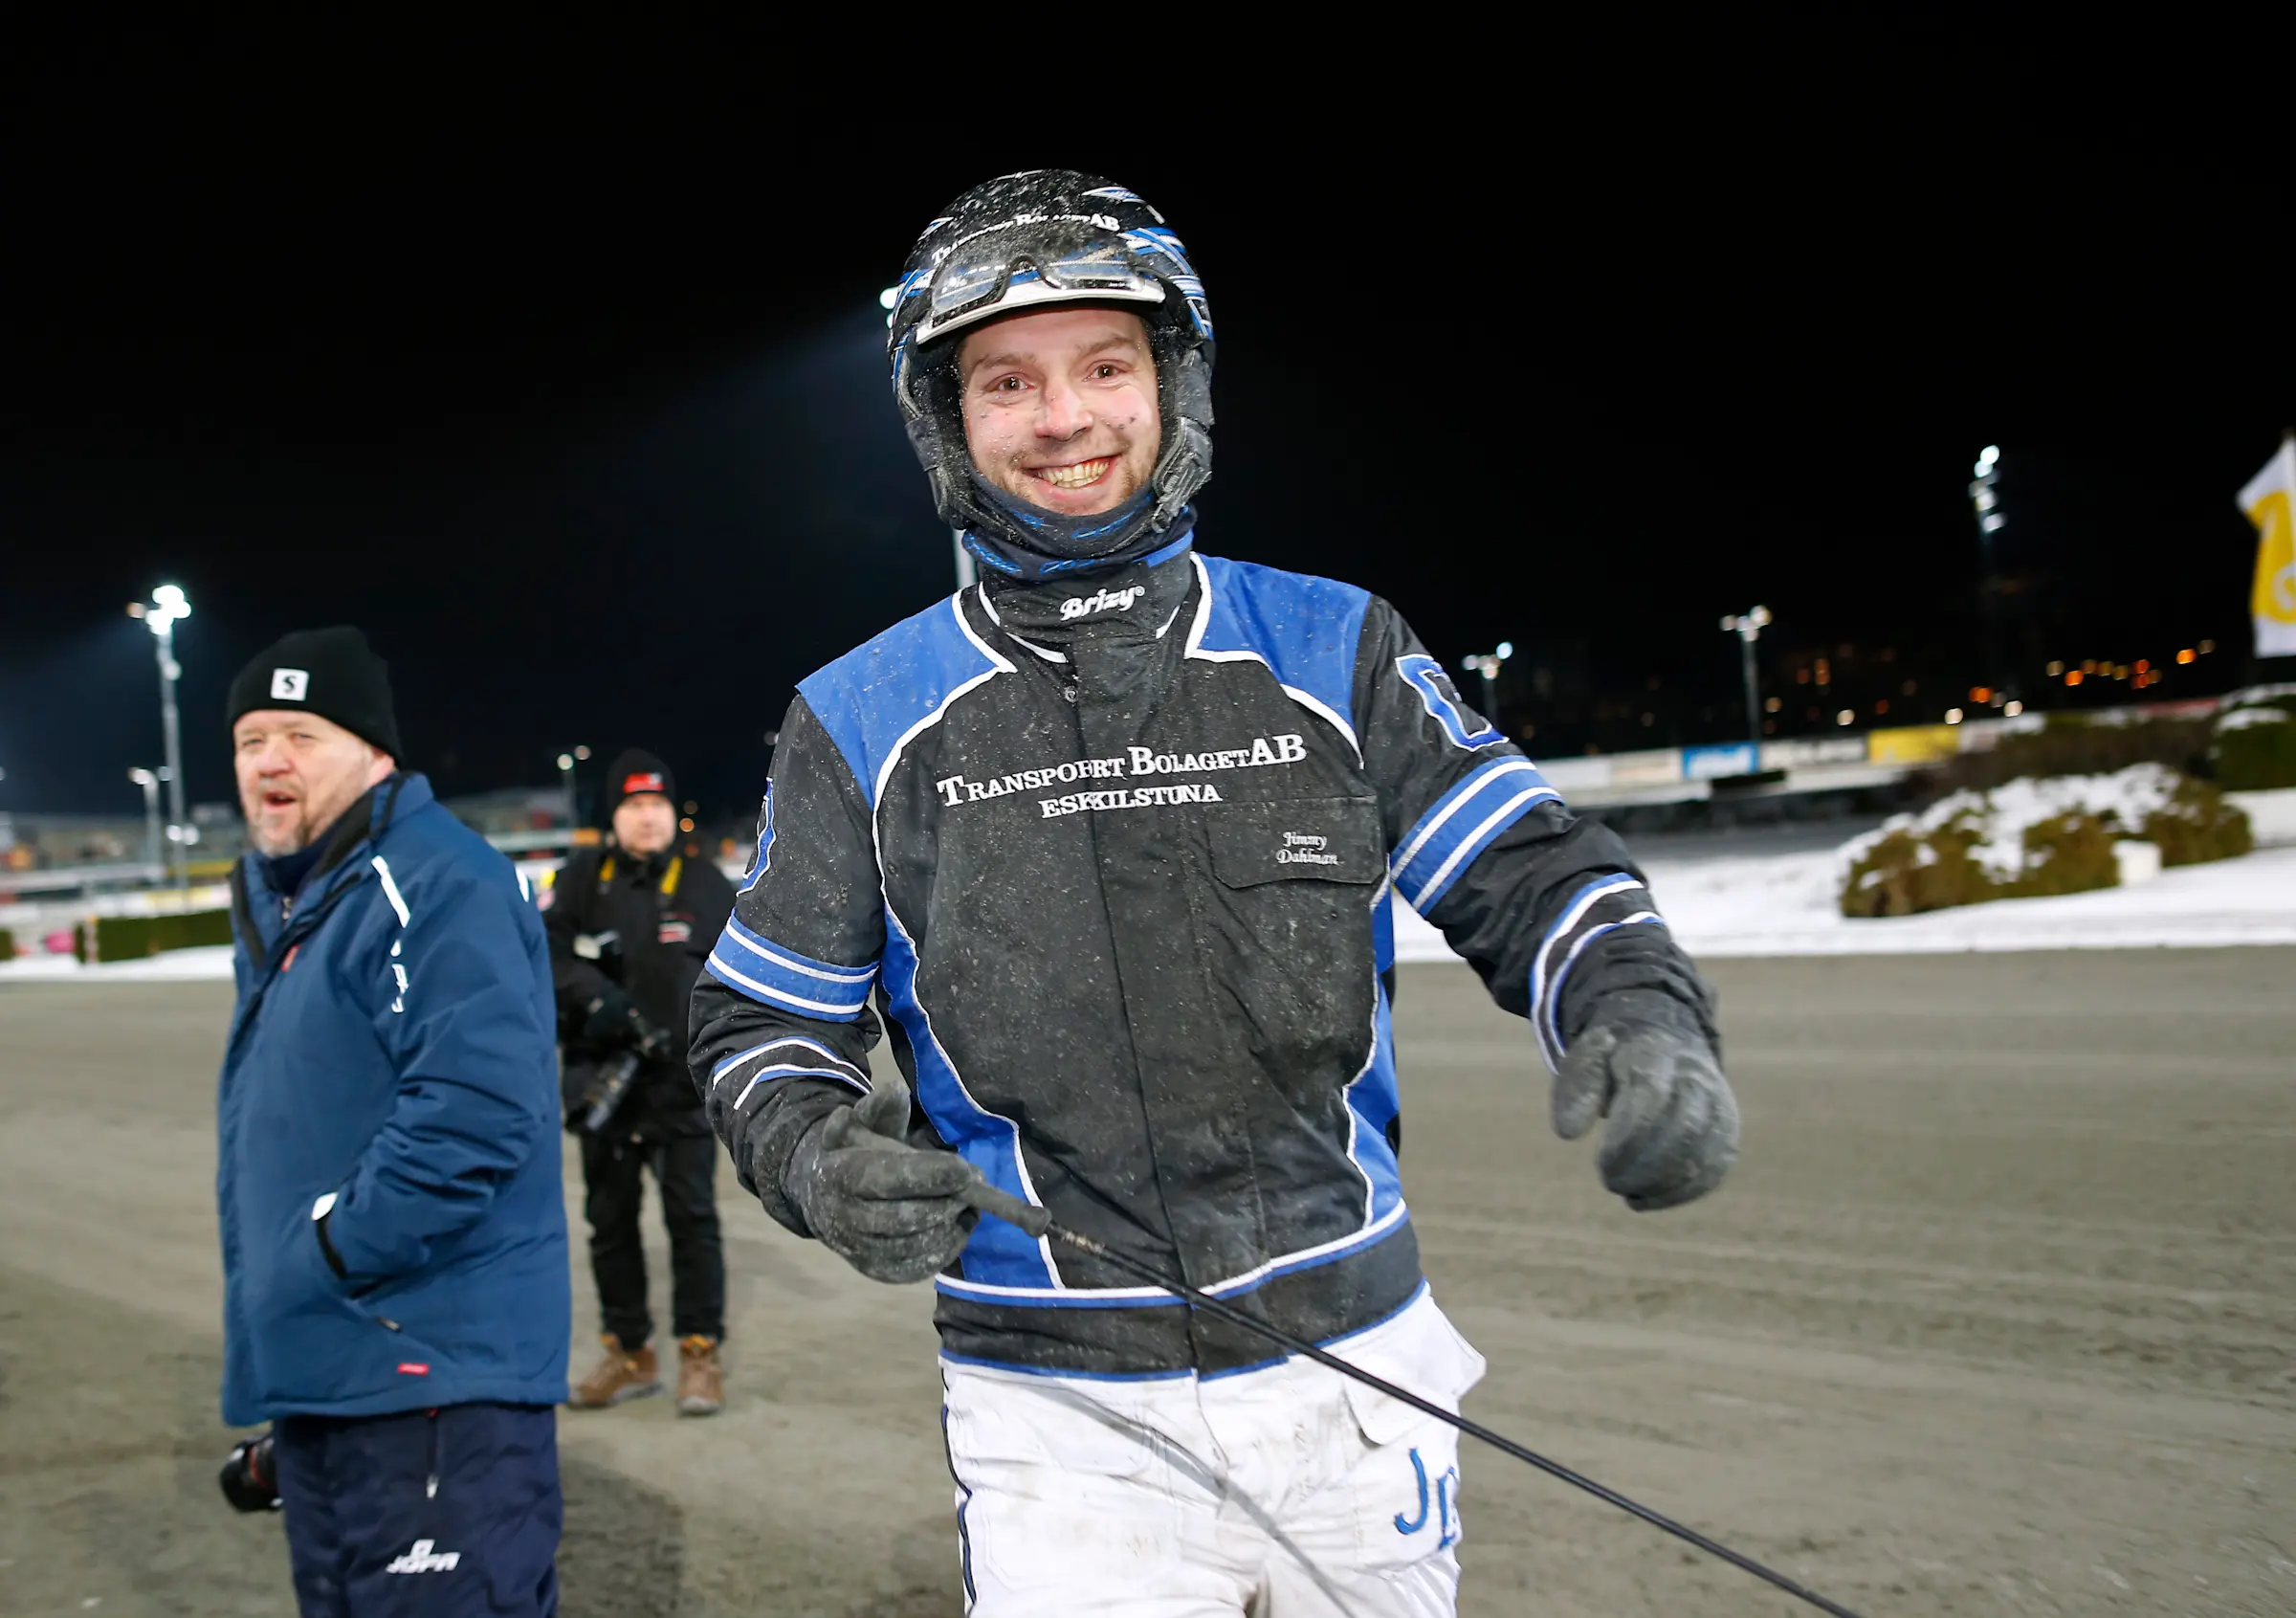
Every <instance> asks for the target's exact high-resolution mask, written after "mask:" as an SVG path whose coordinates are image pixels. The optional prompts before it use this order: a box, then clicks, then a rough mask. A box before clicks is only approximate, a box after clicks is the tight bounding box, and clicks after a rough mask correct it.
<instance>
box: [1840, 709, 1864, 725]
mask: <svg viewBox="0 0 2296 1618" xmlns="http://www.w3.org/2000/svg"><path fill="white" fill-rule="evenodd" d="M1857 717H1858V716H1857V715H1856V714H1854V713H1852V712H1851V711H1850V710H1849V709H1847V708H1844V709H1843V710H1842V711H1841V712H1840V713H1838V714H1836V715H1835V716H1834V722H1835V723H1836V724H1852V723H1855V722H1856V720H1857Z"/></svg>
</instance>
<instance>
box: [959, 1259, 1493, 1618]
mask: <svg viewBox="0 0 2296 1618" xmlns="http://www.w3.org/2000/svg"><path fill="white" fill-rule="evenodd" d="M1330 1347H1331V1349H1332V1351H1333V1352H1334V1353H1335V1354H1337V1355H1338V1356H1339V1357H1340V1358H1342V1359H1344V1360H1347V1361H1350V1362H1351V1363H1355V1364H1358V1365H1360V1366H1362V1367H1363V1368H1364V1369H1365V1370H1367V1371H1370V1372H1372V1373H1373V1374H1374V1375H1376V1376H1380V1377H1382V1378H1384V1379H1385V1380H1387V1381H1389V1382H1391V1383H1394V1384H1395V1385H1398V1386H1400V1387H1404V1388H1408V1389H1409V1390H1411V1391H1412V1392H1414V1393H1418V1394H1422V1395H1424V1397H1426V1398H1428V1399H1430V1400H1432V1401H1434V1402H1435V1403H1437V1404H1439V1405H1442V1406H1443V1407H1446V1408H1447V1409H1452V1410H1456V1409H1457V1408H1458V1407H1459V1399H1460V1396H1461V1395H1462V1394H1464V1393H1466V1391H1467V1390H1468V1388H1470V1387H1472V1386H1473V1385H1475V1384H1476V1382H1477V1381H1479V1380H1480V1379H1481V1378H1482V1375H1483V1357H1482V1356H1481V1355H1480V1354H1477V1353H1476V1352H1475V1351H1474V1349H1473V1348H1471V1347H1470V1346H1468V1342H1467V1340H1466V1339H1465V1338H1463V1337H1461V1336H1460V1335H1459V1334H1458V1332H1457V1331H1456V1330H1454V1329H1453V1328H1452V1326H1451V1323H1450V1321H1449V1320H1447V1319H1445V1318H1444V1314H1443V1311H1442V1310H1440V1309H1438V1308H1436V1307H1435V1301H1434V1299H1433V1298H1432V1297H1428V1296H1427V1294H1426V1292H1425V1290H1424V1288H1423V1289H1422V1290H1421V1292H1420V1295H1419V1297H1417V1298H1416V1299H1414V1300H1413V1301H1412V1302H1411V1303H1409V1304H1408V1305H1406V1306H1405V1307H1404V1308H1403V1309H1402V1311H1401V1312H1399V1313H1398V1314H1396V1315H1394V1316H1391V1317H1390V1318H1389V1319H1386V1320H1383V1321H1381V1322H1380V1323H1379V1324H1378V1325H1376V1326H1372V1327H1370V1328H1368V1329H1366V1330H1364V1331H1361V1332H1358V1333H1356V1334H1355V1335H1354V1336H1352V1337H1346V1338H1342V1339H1340V1340H1339V1341H1336V1342H1335V1343H1332V1344H1331V1345H1330ZM941 1380H942V1384H943V1385H944V1387H945V1388H946V1390H947V1402H946V1405H945V1407H944V1421H945V1423H946V1426H947V1430H948V1441H949V1465H950V1469H951V1471H952V1472H953V1473H954V1474H956V1478H957V1524H958V1530H959V1535H960V1540H961V1548H962V1553H963V1559H964V1591H965V1603H966V1607H965V1609H966V1611H967V1612H968V1613H970V1614H972V1618H1097V1615H1115V1614H1121V1615H1123V1618H1245V1615H1248V1618H1450V1615H1451V1614H1452V1613H1453V1612H1454V1611H1455V1610H1456V1606H1457V1596H1458V1588H1459V1560H1458V1556H1457V1554H1456V1552H1455V1551H1454V1550H1453V1548H1452V1547H1453V1546H1455V1545H1456V1544H1457V1543H1458V1542H1459V1537H1460V1532H1461V1530H1460V1518H1459V1444H1458V1438H1459V1435H1458V1433H1457V1431H1456V1430H1453V1429H1451V1428H1449V1427H1446V1426H1445V1425H1444V1424H1443V1423H1441V1422H1439V1421H1436V1420H1434V1419H1433V1418H1432V1417H1429V1416H1424V1415H1422V1414H1421V1413H1420V1412H1419V1411H1417V1410H1414V1409H1412V1408H1411V1407H1409V1406H1408V1405H1404V1404H1402V1403H1401V1402H1399V1401H1397V1400H1393V1399H1390V1398H1388V1397H1387V1396H1386V1395H1384V1394H1381V1393H1377V1392H1374V1391H1373V1390H1372V1389H1370V1388H1367V1387H1364V1386H1363V1385H1360V1384H1358V1383H1356V1382H1354V1381H1352V1380H1351V1379H1349V1378H1346V1377H1342V1376H1341V1375H1340V1374H1339V1373H1338V1372H1336V1371H1333V1370H1329V1369H1326V1368H1325V1367H1324V1366H1321V1365H1318V1364H1316V1363H1314V1361H1312V1360H1305V1359H1291V1360H1286V1361H1284V1362H1282V1363H1279V1364H1274V1365H1269V1366H1266V1367H1263V1368H1261V1369H1257V1370H1250V1371H1242V1372H1236V1373H1233V1374H1230V1375H1226V1376H1220V1377H1213V1378H1210V1379H1208V1380H1199V1379H1198V1378H1196V1377H1194V1376H1192V1375H1190V1376H1179V1377H1171V1378H1156V1379H1149V1380H1131V1379H1099V1378H1089V1377H1074V1376H1057V1375H1054V1376H1038V1375H1031V1374H1028V1373H1026V1372H1019V1371H1011V1370H1004V1369H999V1368H995V1367H990V1366H983V1365H979V1364H971V1363H960V1362H957V1361H952V1360H950V1359H948V1358H946V1357H945V1356H944V1357H943V1359H942V1361H941Z"/></svg>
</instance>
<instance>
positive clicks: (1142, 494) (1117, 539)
mask: <svg viewBox="0 0 2296 1618" xmlns="http://www.w3.org/2000/svg"><path fill="white" fill-rule="evenodd" d="M973 486H974V488H975V489H977V490H978V491H979V492H980V494H981V496H982V499H989V500H993V501H995V502H996V507H997V509H998V510H999V511H1000V512H1003V513H1004V515H1005V516H1006V517H1007V518H1009V519H1010V520H1011V522H1012V526H1013V529H1014V532H1015V534H1016V535H1017V534H1026V535H1027V541H1026V542H1025V543H1024V542H1022V541H1021V540H1019V539H1017V538H1015V537H1012V536H1007V535H1000V534H992V533H990V532H988V531H987V530H985V529H982V528H968V529H966V530H965V534H964V548H965V549H967V550H969V551H971V552H972V553H973V555H974V556H975V557H976V558H978V559H979V560H980V562H981V564H982V566H983V567H984V568H985V569H987V570H988V571H989V572H991V573H993V574H996V575H997V576H999V577H1002V578H1006V579H1011V580H1014V581H1016V582H1019V583H1022V584H1033V583H1035V582H1036V581H1038V580H1040V579H1059V578H1070V577H1074V576H1079V575H1097V574H1100V573H1105V572H1108V571H1110V570H1111V569H1113V568H1117V567H1122V566H1124V565H1126V564H1128V563H1133V562H1137V561H1139V560H1141V559H1142V558H1144V557H1147V556H1150V555H1153V554H1155V553H1156V552H1158V551H1160V550H1162V549H1163V548H1164V547H1165V546H1167V545H1169V544H1171V543H1173V542H1174V541H1176V540H1180V539H1182V538H1183V537H1184V536H1185V535H1186V533H1187V531H1188V528H1189V527H1190V525H1192V524H1193V523H1194V522H1195V521H1196V512H1195V508H1194V507H1193V506H1182V507H1181V510H1180V515H1179V516H1178V517H1176V518H1175V519H1173V521H1172V522H1171V523H1170V524H1169V525H1168V526H1166V527H1163V528H1160V529H1159V528H1157V527H1155V526H1154V522H1155V518H1156V485H1155V484H1153V483H1151V484H1149V485H1148V486H1147V487H1146V488H1143V489H1141V490H1140V491H1139V492H1138V493H1137V494H1136V495H1134V496H1133V497H1132V499H1128V500H1126V501H1125V502H1124V503H1123V504H1122V505H1120V506H1118V507H1116V509H1115V510H1114V511H1102V512H1095V513H1093V515H1092V516H1090V517H1068V516H1063V515H1062V514H1060V513H1058V512H1051V511H1040V510H1038V509H1037V508H1036V507H1035V506H1032V505H1029V504H1027V502H1025V501H1022V500H1016V499H1013V498H1012V497H1011V496H1010V495H1007V494H1006V493H1004V491H1003V490H1002V489H999V488H997V487H996V486H995V485H994V484H991V483H989V482H988V481H987V480H986V479H984V478H982V476H981V475H980V474H979V473H978V472H976V473H974V474H973Z"/></svg>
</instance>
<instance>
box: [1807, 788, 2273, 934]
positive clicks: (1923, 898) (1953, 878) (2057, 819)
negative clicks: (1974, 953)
mask: <svg viewBox="0 0 2296 1618" xmlns="http://www.w3.org/2000/svg"><path fill="white" fill-rule="evenodd" d="M2235 812H2238V811H2235ZM1982 840H1983V833H1982V832H1981V831H1980V830H1979V829H1978V827H1977V825H1976V822H1975V821H1974V819H1971V818H1966V817H1962V816H1958V815H1957V816H1955V817H1954V819H1953V820H1952V821H1951V822H1949V823H1948V824H1946V825H1944V826H1941V827H1938V828H1937V829H1935V830H1934V831H1928V832H1923V833H1919V834H1916V833H1914V832H1911V831H1891V832H1889V833H1888V835H1886V836H1884V837H1883V838H1882V839H1881V840H1880V841H1879V842H1877V843H1875V844H1874V845H1873V847H1872V848H1870V849H1868V850H1867V851H1866V852H1865V854H1864V855H1863V856H1862V857H1861V858H1860V859H1859V860H1858V861H1857V862H1856V863H1855V864H1853V865H1852V866H1851V867H1850V868H1849V874H1848V876H1847V877H1846V879H1845V880H1844V881H1843V884H1842V914H1843V915H1844V916H1850V917H1861V918H1867V917H1875V916H1912V915H1916V914H1918V913H1920V912H1922V911H1925V910H1950V909H1952V908H1953V907H1954V906H1955V905H1963V904H1983V903H1984V902H1985V901H1986V900H1988V899H1996V898H2044V897H2046V896H2049V895H2052V894H2078V893H2086V892H2087V891H2088V890H2089V889H2091V888H2109V887H2114V886H2116V885H2118V883H2119V882H2120V879H2121V876H2120V864H2119V861H2118V860H2117V859H2116V858H2115V857H2114V855H2113V852H2112V845H2113V841H2114V838H2113V833H2112V831H2111V829H2110V828H2108V826H2107V825H2106V824H2105V822H2104V821H2103V820H2102V819H2100V818H2099V817H2098V816H2096V815H2093V814H2060V815H2052V816H2051V817H2049V818H2048V819H2046V820H2042V821H2038V822H2036V823H2035V824H2033V825H2031V826H2028V827H2026V828H2025V831H2024V838H2023V842H2024V863H2023V868H2022V869H2021V870H2020V872H2019V873H2018V875H2014V876H2009V877H2001V876H1998V875H1995V874H1994V873H1993V872H1991V871H1989V870H1987V869H1986V867H1985V866H1984V865H1983V864H1982V863H1981V862H1980V861H1978V860H1977V859H1976V857H1975V855H1974V854H1973V853H1972V852H1971V851H1972V850H1973V849H1975V848H1976V845H1977V844H1978V843H1979V842H1981V841H1982ZM2163 857H2164V859H2165V857H2166V856H2165V853H2164V856H2163Z"/></svg>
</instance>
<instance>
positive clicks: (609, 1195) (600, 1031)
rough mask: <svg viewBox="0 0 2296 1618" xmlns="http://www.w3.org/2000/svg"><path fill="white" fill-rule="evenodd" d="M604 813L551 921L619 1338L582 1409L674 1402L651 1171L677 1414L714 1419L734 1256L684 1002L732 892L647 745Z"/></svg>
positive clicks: (591, 1380)
mask: <svg viewBox="0 0 2296 1618" xmlns="http://www.w3.org/2000/svg"><path fill="white" fill-rule="evenodd" d="M604 808H605V810H606V812H607V816H608V817H609V823H610V824H611V826H612V828H613V836H612V838H611V840H610V841H608V842H607V844H606V845H604V846H603V847H598V848H588V849H577V850H576V851H574V854H573V857H572V858H570V859H569V860H567V862H566V865H565V869H564V870H563V871H561V872H560V873H559V875H558V880H557V881H556V883H555V884H554V885H553V886H552V887H551V889H550V890H549V891H548V893H547V894H546V896H545V915H544V917H543V921H544V926H545V930H546V932H547V933H548V935H549V940H550V967H551V976H552V979H553V981H554V982H555V984H556V986H557V990H558V1008H559V1029H560V1033H561V1036H562V1038H563V1041H564V1047H565V1065H564V1071H563V1086H564V1095H565V1102H566V1127H567V1128H568V1129H569V1130H571V1131H573V1132H574V1133H576V1134H577V1135H579V1136H581V1138H582V1172H583V1184H584V1186H585V1192H586V1201H585V1213H586V1214H587V1216H588V1218H589V1222H590V1270H591V1274H593V1275H594V1276H595V1277H596V1280H597V1284H598V1299H599V1303H600V1306H601V1313H602V1315H603V1316H604V1320H603V1322H602V1324H603V1326H604V1334H603V1335H604V1341H605V1343H606V1355H605V1358H604V1359H602V1360H601V1361H600V1362H599V1363H598V1365H597V1367H596V1368H595V1369H593V1370H592V1371H591V1372H590V1374H589V1375H588V1376H586V1377H585V1378H583V1380H582V1381H581V1382H580V1383H578V1384H576V1385H575V1387H574V1390H573V1394H572V1397H571V1398H570V1399H569V1401H568V1403H570V1404H571V1405H573V1406H575V1407H578V1408H598V1407H605V1406H609V1405H618V1404H620V1403H622V1402H623V1401H624V1400H626V1399H635V1398H640V1397H643V1396H644V1395H646V1394H649V1393H658V1392H660V1391H661V1386H662V1384H661V1378H660V1375H659V1373H658V1371H657V1369H656V1362H655V1358H654V1351H653V1347H652V1344H651V1337H652V1334H653V1321H652V1318H651V1315H650V1314H649V1313H648V1310H647V1304H646V1256H645V1252H644V1249H643V1247H642V1246H641V1243H640V1238H639V1227H638V1214H639V1208H640V1205H641V1203H642V1201H643V1194H644V1185H645V1171H646V1170H647V1169H648V1168H651V1169H652V1171H653V1178H654V1183H655V1185H656V1186H659V1187H660V1190H661V1197H662V1216H663V1220H664V1222H665V1223H666V1224H667V1225H668V1226H669V1228H670V1265H671V1298H672V1306H671V1313H672V1327H673V1331H674V1333H675V1335H676V1337H677V1340H678V1362H679V1363H678V1377H677V1407H678V1411H679V1413H680V1414H683V1415H695V1416H702V1415H711V1414H714V1413H715V1412H716V1411H717V1410H718V1409H719V1408H720V1407H722V1405H723V1402H724V1379H723V1373H722V1370H721V1368H720V1366H719V1363H718V1359H717V1344H718V1342H719V1341H721V1340H722V1339H723V1337H724V1335H725V1321H724V1313H725V1260H724V1256H723V1253H722V1252H721V1249H720V1247H719V1242H718V1233H717V1203H716V1200H715V1192H714V1186H713V1181H714V1177H715V1172H716V1167H717V1142H716V1141H715V1139H714V1138H713V1136H712V1134H711V1131H710V1124H709V1119H708V1118H707V1117H706V1115H705V1114H704V1113H703V1111H702V1106H701V1097H699V1096H698V1095H697V1094H696V1093H695V1088H694V1082H693V1080H692V1079H691V1078H689V1077H687V1075H686V998H687V996H688V995H689V994H690V993H692V991H693V988H694V980H695V977H696V976H697V975H698V974H699V973H700V971H701V964H702V963H703V961H705V960H706V959H707V958H708V956H709V952H710V947H711V945H712V944H714V943H715V942H717V935H718V934H719V933H720V932H721V931H723V929H724V927H725V920H726V917H727V916H728V915H729V914H730V913H731V911H732V909H733V903H734V892H733V888H732V886H731V885H730V884H729V883H728V882H727V881H726V879H725V877H724V875H723V874H722V873H720V872H719V871H718V869H717V866H716V865H715V864H713V863H712V862H711V861H710V859H709V858H708V857H707V855H705V854H704V853H703V852H702V850H701V849H700V847H699V845H697V844H695V843H693V842H691V841H684V840H681V838H680V836H679V831H678V823H677V822H678V816H677V804H676V786H675V783H674V782H673V779H672V777H671V774H670V767H669V765H665V764H663V763H662V761H661V760H659V759H657V758H655V757H653V756H652V755H651V754H650V753H644V752H640V751H638V750H637V749H635V748H632V749H630V750H629V751H627V752H625V753H623V754H622V755H621V756H620V757H619V758H617V759H615V760H614V763H613V765H612V767H611V768H610V769H608V770H607V786H606V803H605V805H604ZM617 1092H618V1093H617Z"/></svg>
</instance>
